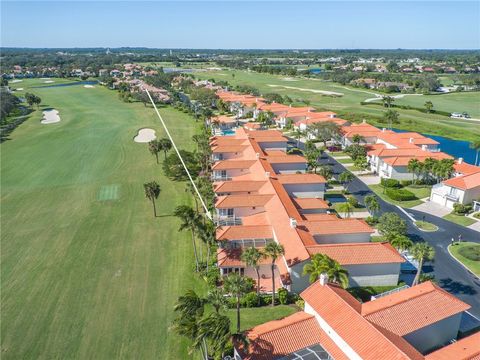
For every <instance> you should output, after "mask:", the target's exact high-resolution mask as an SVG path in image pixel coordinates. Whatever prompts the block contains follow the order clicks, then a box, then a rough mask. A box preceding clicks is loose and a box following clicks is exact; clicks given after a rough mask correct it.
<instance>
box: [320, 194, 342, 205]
mask: <svg viewBox="0 0 480 360" xmlns="http://www.w3.org/2000/svg"><path fill="white" fill-rule="evenodd" d="M325 200H326V201H329V202H331V203H332V204H336V203H342V202H346V201H347V199H346V198H345V196H343V195H341V194H332V195H328V194H325Z"/></svg>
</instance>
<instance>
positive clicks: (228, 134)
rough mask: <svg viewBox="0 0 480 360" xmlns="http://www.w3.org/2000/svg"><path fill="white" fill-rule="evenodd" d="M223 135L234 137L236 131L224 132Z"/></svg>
mask: <svg viewBox="0 0 480 360" xmlns="http://www.w3.org/2000/svg"><path fill="white" fill-rule="evenodd" d="M222 134H223V135H224V136H233V135H235V130H223V131H222Z"/></svg>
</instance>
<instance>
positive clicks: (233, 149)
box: [212, 145, 248, 154]
mask: <svg viewBox="0 0 480 360" xmlns="http://www.w3.org/2000/svg"><path fill="white" fill-rule="evenodd" d="M247 147H248V146H247V145H219V146H215V147H214V148H212V152H213V153H214V154H217V153H238V152H243V150H245V149H246V148H247Z"/></svg>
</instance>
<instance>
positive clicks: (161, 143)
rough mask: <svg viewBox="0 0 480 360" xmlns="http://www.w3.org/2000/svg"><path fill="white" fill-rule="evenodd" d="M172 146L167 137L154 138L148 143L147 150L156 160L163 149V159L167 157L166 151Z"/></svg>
mask: <svg viewBox="0 0 480 360" xmlns="http://www.w3.org/2000/svg"><path fill="white" fill-rule="evenodd" d="M171 148H172V142H171V141H170V139H168V138H162V139H154V140H152V141H150V142H149V143H148V150H149V151H150V153H151V154H152V155H154V156H155V158H156V159H157V164H159V162H158V154H159V153H160V152H162V151H163V155H164V157H165V159H166V158H167V153H168V152H169V151H170V149H171Z"/></svg>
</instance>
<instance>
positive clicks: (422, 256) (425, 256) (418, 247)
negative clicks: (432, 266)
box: [410, 242, 435, 285]
mask: <svg viewBox="0 0 480 360" xmlns="http://www.w3.org/2000/svg"><path fill="white" fill-rule="evenodd" d="M410 253H411V254H412V256H413V258H414V259H415V260H417V261H418V269H417V274H416V275H415V279H414V280H413V285H417V284H418V282H419V281H420V275H421V273H422V267H423V263H424V262H425V261H429V260H433V259H434V257H435V249H434V248H433V247H431V246H430V245H428V244H426V243H423V242H422V243H417V244H415V245H413V246H412V248H411V249H410Z"/></svg>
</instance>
